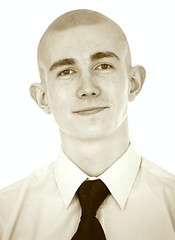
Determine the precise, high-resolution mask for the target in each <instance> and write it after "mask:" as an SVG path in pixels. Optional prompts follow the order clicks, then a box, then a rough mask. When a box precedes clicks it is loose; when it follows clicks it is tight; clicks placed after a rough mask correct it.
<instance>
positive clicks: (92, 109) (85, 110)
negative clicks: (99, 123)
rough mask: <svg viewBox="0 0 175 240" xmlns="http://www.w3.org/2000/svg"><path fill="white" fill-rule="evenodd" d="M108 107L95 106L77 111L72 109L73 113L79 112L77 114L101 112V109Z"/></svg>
mask: <svg viewBox="0 0 175 240" xmlns="http://www.w3.org/2000/svg"><path fill="white" fill-rule="evenodd" d="M107 108H109V107H95V108H86V109H82V110H79V111H74V112H73V113H76V114H79V115H93V114H96V113H99V112H102V111H103V110H105V109H107Z"/></svg>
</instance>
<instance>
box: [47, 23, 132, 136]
mask: <svg viewBox="0 0 175 240" xmlns="http://www.w3.org/2000/svg"><path fill="white" fill-rule="evenodd" d="M45 52H46V55H45V59H44V71H45V75H46V79H45V84H46V92H47V97H48V100H49V105H50V108H51V111H52V113H53V115H54V118H55V120H56V122H57V124H58V125H59V128H60V131H61V133H64V134H67V135H69V136H74V137H78V138H81V139H87V138H99V137H103V136H105V135H108V134H111V133H112V132H114V131H115V130H116V129H117V128H118V127H119V126H120V124H121V123H122V122H123V121H124V120H125V118H126V116H127V103H128V82H129V81H128V68H127V66H126V63H125V57H124V55H125V54H124V44H123V41H122V38H121V33H119V32H118V31H117V29H116V28H115V27H114V26H112V25H109V24H105V23H100V24H97V25H88V26H78V27H75V28H70V29H66V30H64V31H53V32H51V33H50V35H49V36H48V38H47V41H46V44H45Z"/></svg>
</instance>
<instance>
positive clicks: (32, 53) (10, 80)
mask: <svg viewBox="0 0 175 240" xmlns="http://www.w3.org/2000/svg"><path fill="white" fill-rule="evenodd" d="M77 8H88V9H92V10H96V11H99V12H101V13H103V14H105V15H107V16H108V17H110V18H112V19H113V20H114V21H116V22H117V23H118V24H119V25H120V26H121V27H122V29H123V30H124V32H125V34H126V36H127V39H128V41H129V45H130V49H131V54H132V60H133V65H136V64H142V65H143V66H144V67H145V69H146V71H147V77H146V82H145V85H144V87H143V90H142V92H141V93H140V95H139V96H138V98H137V99H136V101H134V102H133V103H130V104H129V127H130V138H131V139H132V141H133V143H134V145H135V147H136V149H137V150H138V151H139V152H140V153H141V154H142V155H144V156H145V157H146V158H148V159H150V160H151V161H154V162H155V163H156V164H158V165H160V166H162V167H163V168H165V169H167V170H168V171H170V172H172V173H173V174H175V152H174V148H175V141H174V136H175V108H174V105H175V93H174V92H175V73H174V72H175V5H174V1H173V0H172V1H171V0H166V1H161V0H154V1H153V0H150V1H148V0H145V1H142V0H132V1H131V0H128V1H126V0H119V1H117V0H115V1H112V0H107V1H95V0H88V1H76V0H74V1H67V0H64V1H60V0H45V1H44V0H30V1H25V0H21V1H20V0H16V1H13V0H11V1H8V0H7V1H1V5H0V188H3V187H5V186H7V185H9V184H11V183H13V182H15V181H18V180H19V179H21V178H23V177H25V176H27V175H29V174H30V173H31V172H32V171H33V170H35V169H37V168H40V167H42V166H43V165H46V164H48V163H50V162H53V161H55V159H56V157H57V154H58V149H59V146H60V138H59V131H58V127H57V126H56V123H55V122H54V120H53V117H52V116H48V115H45V114H44V113H43V112H42V111H41V110H40V109H39V107H38V106H37V105H36V104H35V102H34V101H33V100H32V99H31V97H30V94H29V87H30V84H31V83H33V82H39V74H38V70H37V62H36V51H37V45H38V42H39V39H40V37H41V35H42V34H43V32H44V31H45V29H46V28H47V27H48V25H49V24H50V23H51V22H52V21H53V20H54V19H55V18H57V17H58V16H59V15H61V14H63V13H65V12H67V11H70V10H73V9H77Z"/></svg>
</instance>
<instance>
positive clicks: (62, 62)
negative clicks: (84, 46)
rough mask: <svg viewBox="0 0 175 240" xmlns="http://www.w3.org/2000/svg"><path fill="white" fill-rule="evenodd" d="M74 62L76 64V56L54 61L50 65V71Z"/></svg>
mask: <svg viewBox="0 0 175 240" xmlns="http://www.w3.org/2000/svg"><path fill="white" fill-rule="evenodd" d="M73 64H75V59H74V58H64V59H61V60H59V61H57V62H54V63H53V64H52V65H51V67H50V71H52V70H53V69H54V68H56V67H60V66H65V65H73Z"/></svg>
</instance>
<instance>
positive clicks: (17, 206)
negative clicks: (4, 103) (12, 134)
mask: <svg viewBox="0 0 175 240" xmlns="http://www.w3.org/2000/svg"><path fill="white" fill-rule="evenodd" d="M48 14H51V13H48ZM31 17H32V16H31ZM50 19H52V20H51V21H50V24H48V25H45V24H43V25H44V28H43V29H42V31H41V32H42V34H41V35H40V39H38V40H39V41H38V42H39V43H38V45H37V50H36V52H35V56H32V57H35V58H36V56H37V62H35V65H36V68H38V72H39V77H38V78H40V81H37V79H36V81H35V79H33V81H31V79H30V85H29V87H28V90H29V93H30V101H31V109H32V111H31V112H30V118H28V121H27V122H25V127H23V125H22V124H21V129H20V130H18V132H19V134H20V131H21V132H22V129H25V128H28V131H29V132H31V136H32V138H31V140H30V141H31V145H30V144H29V142H27V143H28V144H25V145H27V149H28V151H27V152H26V151H25V153H23V155H21V156H24V159H23V164H24V165H25V164H29V162H30V160H29V161H26V159H28V157H27V156H30V158H33V160H31V161H34V162H37V160H36V159H37V158H40V161H41V162H42V158H44V154H45V150H46V149H45V148H46V146H47V145H48V146H51V145H52V143H55V144H56V146H54V147H53V148H54V149H56V150H54V151H52V152H51V151H50V149H51V147H48V148H49V151H50V152H49V151H48V155H47V156H46V158H45V159H46V162H47V164H45V165H44V163H45V162H44V161H43V162H44V163H43V164H42V165H41V162H38V163H34V164H40V165H41V166H38V165H34V166H36V170H35V169H33V170H32V171H33V172H32V171H31V172H30V173H29V174H26V176H23V177H21V178H20V179H18V181H17V180H15V181H13V182H11V183H9V184H7V185H8V186H7V185H6V186H3V188H2V189H1V190H0V240H58V239H59V240H71V239H72V240H103V239H106V240H117V239H119V240H174V239H175V174H174V172H173V171H172V172H171V171H169V169H168V170H167V169H166V167H163V166H161V164H158V163H157V162H156V161H154V160H152V159H149V158H148V157H147V156H145V155H144V152H143V154H142V152H141V151H142V147H141V149H139V144H138V146H137V144H135V143H134V141H133V140H132V139H133V138H134V137H133V138H132V135H133V133H134V132H136V131H137V130H136V129H137V124H135V123H137V118H139V117H140V116H139V109H138V110H136V112H135V110H133V111H134V114H133V115H132V113H131V123H130V112H132V107H131V108H130V104H135V102H136V101H137V100H138V102H139V100H140V99H139V97H140V95H142V94H144V93H143V92H144V85H145V83H146V81H147V69H146V67H145V66H144V64H142V62H139V63H138V64H135V61H134V63H133V61H132V51H131V50H130V41H129V40H128V39H127V34H125V32H124V30H123V29H122V26H120V24H119V23H118V22H116V21H114V19H113V17H112V16H111V17H110V14H108V15H107V14H105V13H104V12H103V11H97V10H93V9H89V8H76V9H75V8H74V9H70V10H69V11H64V12H62V14H58V15H57V16H56V17H55V18H54V17H53V16H50ZM116 19H117V18H116ZM127 21H128V22H129V19H128V20H127ZM127 21H126V22H127ZM138 21H139V20H138ZM29 26H30V24H29ZM138 31H139V29H138ZM172 31H174V30H172ZM38 35H39V34H38ZM32 37H33V36H30V41H32ZM130 38H131V37H130ZM134 38H135V36H133V40H132V41H134ZM11 41H12V39H11ZM167 44H168V43H167ZM132 45H133V42H132ZM145 46H146V40H145ZM25 48H27V46H25ZM148 51H149V49H148ZM138 56H139V55H138ZM158 57H160V56H158ZM26 58H27V56H26ZM150 58H151V52H150ZM11 61H12V60H11ZM13 61H14V60H13ZM22 61H25V59H23V60H22ZM164 61H165V60H164ZM27 68H28V69H29V70H28V71H31V72H32V69H31V68H30V66H27ZM19 69H20V63H19ZM19 69H18V71H19ZM148 75H149V73H148ZM26 76H27V72H26V74H25V77H26ZM14 81H15V80H14ZM16 81H17V80H16ZM17 84H18V83H17ZM149 84H150V85H151V84H152V83H151V82H150V83H149ZM24 85H25V87H26V83H25V79H24ZM167 88H168V87H167ZM18 89H19V91H20V87H19V88H18ZM157 91H158V87H157ZM165 91H166V90H165ZM167 91H168V90H167ZM24 95H25V93H24ZM162 96H163V94H162ZM145 98H146V99H149V93H148V92H147V93H145ZM155 98H156V93H155ZM173 98H174V96H173ZM11 101H13V99H12V100H11ZM22 101H24V104H25V101H26V100H25V98H24V99H20V102H22ZM152 104H154V102H153V100H152ZM11 106H12V108H13V109H14V108H15V107H13V104H12V105H11ZM136 106H137V105H136ZM171 106H172V105H171ZM161 107H162V111H163V106H161ZM167 108H168V106H167ZM13 109H12V111H13ZM142 109H144V104H143V102H142ZM172 109H173V108H172ZM145 111H146V109H145ZM148 111H149V110H148ZM173 111H174V110H173ZM173 111H171V112H173ZM155 112H156V110H155ZM155 112H154V113H150V116H149V117H147V118H145V122H144V123H141V124H142V125H140V126H142V127H139V126H138V128H139V129H142V128H145V129H146V130H145V131H147V132H149V136H150V137H149V139H151V138H152V137H154V134H153V136H152V137H151V133H153V132H154V125H153V128H152V129H150V128H148V129H147V122H148V124H149V121H151V120H152V122H154V114H155ZM135 113H136V114H135ZM37 114H42V115H41V119H39V118H40V115H37ZM172 114H174V113H172ZM14 115H15V114H14ZM21 115H25V114H22V111H21ZM50 117H53V122H54V123H53V122H51V121H50ZM37 118H38V119H39V121H47V118H49V119H48V122H45V125H44V126H45V127H44V128H43V127H41V128H40V126H43V125H42V122H41V123H39V121H38V120H37ZM44 119H46V120H44ZM133 119H134V120H133ZM10 121H11V122H13V116H12V117H11V118H10ZM132 121H135V122H134V124H133V122H132ZM35 122H36V123H37V124H38V126H37V127H36V128H34V127H33V128H30V126H32V124H33V126H34V125H35ZM40 124H41V125H40ZM54 124H55V125H56V129H57V131H56V130H55V129H54V130H53V132H54V134H55V135H53V136H59V137H58V138H59V140H58V139H56V137H55V138H54V137H53V138H51V137H50V136H52V135H51V133H50V135H48V134H46V133H47V131H48V132H49V131H50V132H52V125H54ZM39 125H40V126H39ZM166 125H168V120H167V123H166ZM165 127H166V126H165V125H164V128H165ZM14 128H15V124H14ZM37 128H38V132H37ZM130 128H131V129H130ZM39 129H41V132H40V134H38V133H39V131H40V130H39ZM155 129H156V128H155ZM138 131H139V130H138ZM161 131H163V130H161V129H159V134H160V135H156V136H157V138H161V139H162V141H164V144H165V145H166V144H168V141H169V142H170V144H172V145H173V144H174V143H173V142H172V140H168V139H165V138H163V137H162V136H163V134H162V135H161ZM172 131H173V130H172ZM130 133H131V134H130ZM141 135H142V139H141V138H140V137H139V142H144V140H143V139H144V138H145V136H144V135H143V134H141ZM7 136H9V135H8V132H7ZM139 136H140V135H139ZM27 138H28V135H27V134H26V139H27ZM9 139H10V138H9V137H8V140H9ZM40 139H43V142H42V141H41V142H40ZM149 139H148V140H147V141H149ZM9 141H10V140H9ZM22 141H23V142H25V139H22ZM22 141H21V142H22ZM28 141H29V140H28ZM32 142H33V143H35V144H33V145H32ZM49 142H50V145H49ZM58 142H59V144H58ZM135 142H137V141H135ZM144 144H145V142H144ZM144 144H143V145H140V146H144ZM34 145H35V146H36V149H34ZM157 145H158V144H157ZM172 145H171V146H172ZM15 146H17V145H15ZM32 146H33V147H32ZM158 147H159V151H160V152H161V149H160V146H159V145H158ZM8 148H9V151H10V144H9V145H8ZM145 148H146V146H145ZM155 148H156V143H155ZM19 149H20V150H19V152H21V151H22V146H19ZM37 152H38V154H40V156H41V157H38V156H39V155H37V157H36V156H35V154H37ZM46 152H47V151H46ZM12 154H13V156H14V158H13V159H11V161H12V160H13V164H15V161H18V160H15V158H17V154H15V153H12ZM160 154H161V153H160ZM148 156H149V154H148ZM25 158H26V159H25ZM173 158H174V156H172V159H173ZM38 161H39V160H38ZM172 161H173V160H172ZM165 162H166V160H165ZM1 166H2V167H3V165H1ZM15 166H16V167H15V168H13V167H11V166H9V171H8V172H7V173H6V175H7V174H9V175H13V174H12V173H13V172H15V171H17V170H16V169H18V171H19V172H20V171H21V172H22V170H20V165H19V164H18V163H17V162H16V164H15ZM24 175H25V174H24Z"/></svg>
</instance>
